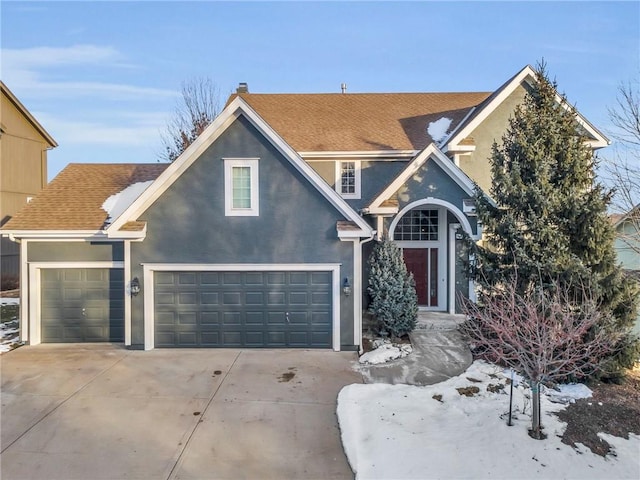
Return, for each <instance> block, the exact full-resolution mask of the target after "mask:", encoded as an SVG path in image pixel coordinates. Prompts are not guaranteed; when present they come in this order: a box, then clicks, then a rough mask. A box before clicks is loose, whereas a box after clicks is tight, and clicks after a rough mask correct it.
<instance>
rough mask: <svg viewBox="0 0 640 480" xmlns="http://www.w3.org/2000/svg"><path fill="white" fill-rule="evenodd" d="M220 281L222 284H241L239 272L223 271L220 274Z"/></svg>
mask: <svg viewBox="0 0 640 480" xmlns="http://www.w3.org/2000/svg"><path fill="white" fill-rule="evenodd" d="M222 283H223V285H224V286H237V285H241V284H242V273H241V272H224V273H223V275H222Z"/></svg>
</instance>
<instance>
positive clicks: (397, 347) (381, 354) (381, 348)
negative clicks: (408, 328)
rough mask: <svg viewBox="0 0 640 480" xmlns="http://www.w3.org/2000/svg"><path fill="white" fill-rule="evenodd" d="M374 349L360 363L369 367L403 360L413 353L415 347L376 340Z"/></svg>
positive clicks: (364, 355) (361, 358) (363, 356)
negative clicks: (399, 359) (397, 359)
mask: <svg viewBox="0 0 640 480" xmlns="http://www.w3.org/2000/svg"><path fill="white" fill-rule="evenodd" d="M373 347H374V349H373V350H371V351H370V352H367V353H365V354H363V355H362V356H361V357H360V359H359V362H360V363H363V364H368V365H378V364H380V363H386V362H389V361H391V360H395V359H396V358H403V357H406V356H407V355H409V354H410V353H411V352H412V351H413V347H412V346H411V345H409V344H408V343H406V344H395V343H391V342H390V341H389V340H376V341H375V342H374V344H373Z"/></svg>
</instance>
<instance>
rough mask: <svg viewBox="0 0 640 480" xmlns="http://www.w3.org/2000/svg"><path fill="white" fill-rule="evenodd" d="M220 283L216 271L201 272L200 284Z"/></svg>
mask: <svg viewBox="0 0 640 480" xmlns="http://www.w3.org/2000/svg"><path fill="white" fill-rule="evenodd" d="M219 283H220V274H219V273H218V272H203V273H202V274H200V284H201V285H202V286H207V285H218V284H219Z"/></svg>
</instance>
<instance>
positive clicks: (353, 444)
mask: <svg viewBox="0 0 640 480" xmlns="http://www.w3.org/2000/svg"><path fill="white" fill-rule="evenodd" d="M506 380H507V374H505V373H504V372H503V371H502V369H500V368H498V367H496V366H495V365H491V364H488V363H486V362H482V361H476V362H474V363H473V364H472V365H471V366H470V367H469V369H468V370H467V371H466V372H465V373H463V374H462V375H460V376H458V377H454V378H451V379H449V380H447V381H446V382H442V383H439V384H436V385H431V386H427V387H414V386H409V385H386V384H371V385H348V386H346V387H344V388H343V389H342V391H341V392H340V394H339V396H338V410H337V411H338V419H339V422H340V429H341V431H342V442H343V446H344V449H345V452H346V454H347V457H348V459H349V463H350V464H351V467H352V469H353V470H354V472H356V478H358V479H398V480H399V479H431V478H433V479H435V478H438V479H451V478H456V479H457V478H470V479H484V478H487V479H492V480H495V479H516V478H532V479H533V478H535V479H574V478H575V479H581V480H582V479H625V478H629V479H638V478H640V437H639V436H637V435H633V434H630V436H629V440H625V439H621V438H617V437H613V436H611V435H604V434H602V437H603V438H604V439H605V440H606V441H607V442H609V444H611V445H612V446H613V448H614V449H615V453H614V455H608V456H607V457H606V458H603V457H600V456H598V455H596V454H593V453H591V451H590V450H589V449H588V448H586V447H582V446H581V448H579V449H574V448H572V447H570V446H568V445H565V444H563V443H562V442H561V441H560V438H559V435H562V433H563V431H564V428H565V424H564V423H562V422H561V421H560V420H559V419H558V418H557V417H556V416H555V415H553V414H551V412H555V411H559V410H561V409H563V408H565V405H563V404H559V403H552V402H551V401H550V400H549V397H548V396H547V395H543V398H542V399H541V405H542V415H543V416H542V424H543V426H544V432H545V433H546V434H547V436H548V438H547V439H546V440H534V439H532V438H531V437H529V435H528V434H527V430H528V428H530V425H531V416H530V415H531V402H530V400H529V398H528V395H529V390H528V389H527V388H525V387H524V386H523V385H518V386H517V387H515V388H514V399H513V410H514V412H515V413H514V419H513V426H511V427H510V426H507V416H508V411H509V385H507V384H506ZM499 385H503V386H504V387H500V386H499ZM490 386H491V387H490ZM467 387H476V388H477V389H478V391H477V393H475V394H473V396H465V395H462V394H460V393H459V392H458V390H457V389H458V388H467ZM488 387H490V389H491V390H495V391H496V393H493V392H491V391H488V390H487V388H488ZM472 390H475V389H474V388H472ZM589 393H590V392H589V390H588V389H587V390H585V389H584V387H583V386H582V387H580V386H575V387H573V388H567V389H565V390H564V391H563V392H562V396H564V397H569V398H570V397H576V396H578V397H579V396H584V395H585V394H586V395H588V394H589ZM593 408H598V404H597V403H595V402H594V404H593ZM523 411H524V413H523Z"/></svg>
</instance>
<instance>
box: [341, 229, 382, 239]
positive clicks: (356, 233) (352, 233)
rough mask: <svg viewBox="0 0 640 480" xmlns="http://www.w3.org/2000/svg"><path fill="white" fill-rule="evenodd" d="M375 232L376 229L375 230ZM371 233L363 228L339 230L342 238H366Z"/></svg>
mask: <svg viewBox="0 0 640 480" xmlns="http://www.w3.org/2000/svg"><path fill="white" fill-rule="evenodd" d="M373 233H374V234H375V231H374V232H373ZM369 236H370V235H369V234H368V233H367V232H365V231H363V230H342V231H340V230H338V238H339V239H340V240H352V239H354V238H364V237H369Z"/></svg>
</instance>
